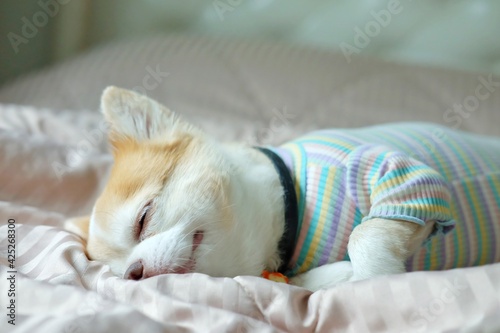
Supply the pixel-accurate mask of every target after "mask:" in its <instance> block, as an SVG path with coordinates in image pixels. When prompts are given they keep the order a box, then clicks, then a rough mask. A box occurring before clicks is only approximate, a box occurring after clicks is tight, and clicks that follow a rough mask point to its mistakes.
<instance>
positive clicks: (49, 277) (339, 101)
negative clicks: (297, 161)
mask: <svg viewBox="0 0 500 333" xmlns="http://www.w3.org/2000/svg"><path fill="white" fill-rule="evenodd" d="M485 82H486V83H485ZM488 82H489V85H488ZM111 84H113V85H117V86H121V87H124V88H130V89H134V90H136V91H140V92H143V93H146V94H148V95H149V96H151V97H153V98H155V99H157V100H159V101H160V102H162V103H164V104H166V105H168V106H169V107H170V108H171V109H172V110H174V111H176V112H177V113H179V114H181V115H182V116H183V117H185V118H187V119H189V120H190V121H192V122H194V123H196V124H197V125H198V126H200V127H202V128H203V129H204V130H206V131H207V132H209V133H210V134H212V135H215V136H216V137H218V138H219V139H221V140H243V141H245V142H248V143H249V144H259V145H266V144H276V143H279V142H282V141H284V140H286V139H288V138H291V137H294V136H296V135H298V134H300V133H303V132H306V131H308V130H311V129H314V128H319V127H355V126H366V125H371V124H377V123H383V122H394V121H429V122H435V123H439V124H442V125H446V126H449V127H455V128H459V129H462V130H467V131H471V132H476V133H481V134H489V135H500V129H499V124H500V112H498V110H499V109H500V89H499V88H500V78H498V77H495V76H492V75H491V74H489V73H466V72H458V71H449V70H441V69H436V68H425V67H417V66H408V65H399V64H395V63H387V62H382V61H377V60H372V59H368V58H363V57H356V58H355V59H354V60H353V62H351V63H350V64H347V63H346V61H345V58H344V57H343V56H342V55H341V54H335V53H331V52H329V51H321V50H316V49H310V48H307V47H298V46H295V47H293V46H289V45H286V44H270V43H266V42H258V41H242V40H230V39H214V38H207V37H185V36H161V35H159V36H155V37H151V38H146V39H142V40H131V41H122V42H116V43H113V44H108V45H104V46H101V47H99V48H97V49H94V50H91V51H90V52H87V53H86V54H83V55H81V56H79V57H77V58H74V59H72V60H69V61H66V62H64V63H60V64H57V65H55V66H53V67H50V68H47V69H44V70H41V71H39V72H36V73H33V74H29V75H28V76H25V77H22V78H20V79H18V80H16V81H15V82H11V83H9V84H8V85H6V86H4V87H2V88H1V89H0V103H1V104H0V184H2V186H0V207H1V208H0V220H1V221H2V225H1V227H0V252H1V254H2V255H1V257H0V272H1V277H0V279H1V281H2V297H0V300H1V308H2V309H4V310H3V311H4V313H2V317H3V319H2V320H1V321H0V331H2V332H35V331H37V332H124V331H134V332H143V331H144V332H146V331H147V332H167V331H168V332H170V331H172V332H444V331H446V332H499V331H500V316H499V314H500V263H497V264H491V265H487V266H482V267H473V268H461V269H454V270H449V271H441V272H413V273H406V274H401V275H395V276H387V277H380V278H376V279H372V280H367V281H360V282H356V283H346V284H343V285H340V286H338V287H336V288H331V289H326V290H320V291H317V292H314V293H312V292H310V291H307V290H305V289H302V288H299V287H295V286H290V285H286V284H280V283H274V282H272V281H268V280H265V279H262V278H259V277H250V276H239V277H236V278H212V277H209V276H206V275H203V274H197V273H194V274H187V275H175V274H172V275H161V276H156V277H153V278H149V279H146V280H143V281H128V280H123V279H121V278H118V277H115V276H113V275H112V273H111V272H110V270H109V267H107V266H105V265H102V264H100V263H98V262H94V261H89V260H88V258H87V257H86V256H85V253H84V244H83V242H82V240H81V239H80V238H79V237H78V236H76V235H74V234H71V233H69V232H67V231H65V230H63V229H62V223H63V221H64V219H65V218H67V217H72V216H78V215H82V214H87V213H89V212H90V210H91V207H92V205H93V202H94V200H95V198H96V196H97V195H98V194H99V192H100V190H101V189H102V187H103V184H104V183H105V180H106V175H107V172H108V170H109V167H110V165H111V163H112V159H111V157H110V155H109V151H108V146H107V144H106V138H105V134H106V127H105V125H104V123H103V120H102V118H101V115H100V114H99V112H98V108H99V96H100V94H101V92H102V90H103V89H104V87H106V86H107V85H111ZM479 85H487V86H488V87H489V89H488V92H489V94H488V96H487V97H484V96H483V97H481V96H477V95H476V91H477V87H478V86H479ZM456 105H459V106H460V105H462V106H463V108H462V112H457V111H456V110H457V109H456ZM273 119H278V120H273ZM276 123H278V124H280V126H273V125H272V124H276ZM14 220H15V222H13V221H14ZM9 222H10V223H9ZM9 230H15V237H9V235H10V234H13V232H10V231H9ZM11 239H14V240H15V245H16V247H15V249H16V259H15V261H14V262H9V260H8V259H9V257H8V245H9V244H11V243H12V242H10V243H9V240H11ZM11 264H13V266H12V267H10V265H11ZM11 271H15V272H16V273H11ZM12 276H14V279H13V280H14V281H15V283H14V289H15V294H16V295H15V297H7V292H8V290H9V288H10V289H12V285H11V284H10V282H11V280H7V279H9V278H12ZM6 281H7V282H8V283H6ZM11 299H14V302H15V324H16V325H15V326H13V325H11V324H9V322H8V320H11V319H10V317H9V316H8V314H9V311H10V310H9V309H7V310H5V309H6V308H7V307H8V306H10V304H11V303H10V302H11V301H10V300H11ZM5 314H7V316H6V315H5ZM6 318H7V320H6Z"/></svg>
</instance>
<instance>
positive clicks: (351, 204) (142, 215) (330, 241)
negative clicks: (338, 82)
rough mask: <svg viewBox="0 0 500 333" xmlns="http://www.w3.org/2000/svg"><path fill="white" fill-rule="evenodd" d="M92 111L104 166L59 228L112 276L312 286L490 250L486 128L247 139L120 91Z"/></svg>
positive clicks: (492, 176)
mask: <svg viewBox="0 0 500 333" xmlns="http://www.w3.org/2000/svg"><path fill="white" fill-rule="evenodd" d="M101 110H102V112H103V114H104V116H105V119H106V121H107V122H108V124H109V142H110V145H111V147H112V151H113V156H114V164H113V166H112V168H111V172H110V176H109V180H108V182H107V184H106V186H105V188H104V190H103V192H102V194H101V195H100V197H99V198H98V199H97V201H96V203H95V206H94V208H93V211H92V213H91V215H90V216H89V217H83V218H73V219H69V220H68V221H67V222H66V224H65V226H66V228H67V229H68V230H70V231H72V232H74V233H76V234H78V235H80V236H81V237H82V238H83V239H85V240H86V252H87V255H88V256H89V257H90V258H91V259H93V260H98V261H101V262H103V263H106V264H108V265H109V266H110V268H111V270H112V272H113V273H114V274H116V275H118V276H121V277H123V278H126V279H133V280H140V279H145V278H148V277H152V276H156V275H159V274H183V273H191V272H199V273H204V274H208V275H211V276H216V277H234V276H237V275H260V274H261V272H262V271H263V270H267V271H279V272H282V273H284V274H286V275H288V276H290V277H291V283H292V284H295V285H299V286H303V287H305V288H308V289H311V290H318V289H320V288H328V287H332V286H335V285H336V284H338V283H343V282H347V281H356V280H362V279H367V278H371V277H375V276H380V275H388V274H397V273H403V272H406V271H408V270H410V271H412V270H421V269H448V268H452V267H463V266H471V265H480V264H486V263H490V262H496V261H499V260H500V245H497V244H500V195H499V193H500V140H499V139H497V138H491V137H483V136H476V135H472V134H468V133H465V132H460V131H456V130H451V129H447V128H445V127H441V126H437V125H432V124H423V123H406V124H389V125H381V126H374V127H370V128H362V129H346V130H320V131H316V132H314V133H310V134H306V135H304V136H302V137H300V138H298V139H296V140H293V141H290V142H288V143H286V144H284V145H282V146H280V147H253V146H249V145H245V144H238V143H226V144H223V143H219V142H218V141H216V140H215V139H213V138H211V137H210V136H209V135H207V134H205V133H204V132H202V131H201V130H200V129H198V128H196V127H194V126H192V125H190V124H188V123H186V122H185V121H184V120H182V119H180V118H179V117H178V116H176V115H175V114H174V113H172V112H171V111H170V110H169V109H167V108H166V107H165V106H163V105H161V104H159V103H158V102H156V101H154V100H152V99H150V98H148V97H146V96H142V95H139V94H137V93H135V92H132V91H128V90H125V89H120V88H116V87H108V88H107V89H106V90H105V91H104V93H103V96H102V99H101ZM455 225H456V228H454V227H455ZM423 244H426V246H422V245H423Z"/></svg>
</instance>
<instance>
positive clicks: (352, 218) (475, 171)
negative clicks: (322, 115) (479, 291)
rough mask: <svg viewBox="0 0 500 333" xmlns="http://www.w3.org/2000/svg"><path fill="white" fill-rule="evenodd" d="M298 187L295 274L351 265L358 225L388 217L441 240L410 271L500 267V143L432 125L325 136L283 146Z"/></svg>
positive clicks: (420, 255)
mask: <svg viewBox="0 0 500 333" xmlns="http://www.w3.org/2000/svg"><path fill="white" fill-rule="evenodd" d="M270 149H272V150H273V151H274V152H275V153H276V154H278V155H279V156H280V157H281V158H282V159H283V161H284V162H285V164H286V165H287V167H288V169H289V171H290V173H291V175H292V179H293V180H294V183H295V189H296V193H297V200H298V207H299V234H298V244H297V246H296V249H295V252H294V255H293V258H292V262H291V265H290V271H289V273H290V275H293V274H296V273H301V272H305V271H307V270H309V269H311V268H314V267H317V266H321V265H323V264H326V263H329V262H334V261H339V260H348V259H349V257H348V254H347V242H348V239H349V235H350V233H351V232H352V230H353V228H354V227H355V226H357V225H358V224H359V223H362V222H363V221H366V220H367V219H371V218H375V217H379V218H386V219H393V220H404V221H410V222H414V223H418V224H421V225H423V224H424V223H426V222H428V221H431V220H432V221H437V224H436V228H435V231H434V233H433V235H434V237H431V238H429V239H428V241H427V243H426V246H424V247H422V249H421V250H419V251H418V252H417V253H416V254H415V255H414V256H413V257H412V258H410V259H409V260H408V263H407V266H408V269H409V270H422V269H425V270H428V269H431V270H436V269H449V268H453V267H464V266H471V265H480V264H486V263H491V262H496V261H500V244H498V242H499V241H500V139H498V138H491V137H484V136H478V135H472V134H469V133H465V132H461V131H455V130H451V129H448V128H446V127H441V126H437V125H431V124H422V123H411V124H406V123H404V124H389V125H382V126H375V127H370V128H362V129H348V130H345V129H343V130H322V131H317V132H314V133H311V134H308V135H306V136H303V137H301V138H298V139H297V140H293V141H291V142H288V143H286V144H284V145H283V146H280V147H277V148H270Z"/></svg>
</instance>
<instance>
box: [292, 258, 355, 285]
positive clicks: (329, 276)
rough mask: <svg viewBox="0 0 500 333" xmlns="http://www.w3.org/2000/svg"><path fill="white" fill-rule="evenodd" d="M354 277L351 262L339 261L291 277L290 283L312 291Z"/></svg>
mask: <svg viewBox="0 0 500 333" xmlns="http://www.w3.org/2000/svg"><path fill="white" fill-rule="evenodd" d="M352 277H353V269H352V264H351V262H350V261H339V262H335V263H333V264H327V265H323V266H320V267H317V268H314V269H312V270H310V271H308V272H305V273H302V274H300V275H297V276H294V277H293V278H291V279H290V283H291V284H293V285H296V286H299V287H303V288H306V289H309V290H311V291H317V290H320V289H326V288H331V287H334V286H336V285H338V284H340V283H344V282H348V281H350V280H351V279H352Z"/></svg>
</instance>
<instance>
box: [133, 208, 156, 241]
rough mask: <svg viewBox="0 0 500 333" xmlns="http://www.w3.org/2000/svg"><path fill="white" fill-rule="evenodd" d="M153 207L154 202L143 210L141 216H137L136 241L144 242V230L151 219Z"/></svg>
mask: <svg viewBox="0 0 500 333" xmlns="http://www.w3.org/2000/svg"><path fill="white" fill-rule="evenodd" d="M151 206H152V201H149V202H148V203H147V204H146V205H144V207H143V208H142V210H141V212H140V213H139V215H137V218H136V221H135V228H134V229H135V232H134V233H135V239H136V240H138V241H142V240H143V239H144V234H143V230H144V229H145V228H146V227H147V225H148V222H149V220H150V219H151Z"/></svg>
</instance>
